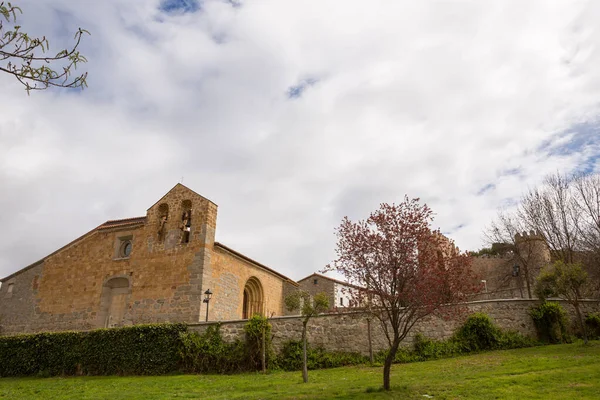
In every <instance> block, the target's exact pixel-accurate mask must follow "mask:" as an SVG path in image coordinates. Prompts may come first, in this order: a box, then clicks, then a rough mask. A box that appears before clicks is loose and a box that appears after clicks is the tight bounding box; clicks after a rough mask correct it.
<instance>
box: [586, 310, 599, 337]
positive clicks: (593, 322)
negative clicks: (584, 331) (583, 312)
mask: <svg viewBox="0 0 600 400" xmlns="http://www.w3.org/2000/svg"><path fill="white" fill-rule="evenodd" d="M585 325H586V327H587V328H588V332H589V335H590V339H600V315H598V313H591V314H588V315H587V316H586V317H585Z"/></svg>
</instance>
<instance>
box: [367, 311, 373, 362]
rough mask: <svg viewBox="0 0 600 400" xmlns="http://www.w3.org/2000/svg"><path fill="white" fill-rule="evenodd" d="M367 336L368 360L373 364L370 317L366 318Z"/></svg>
mask: <svg viewBox="0 0 600 400" xmlns="http://www.w3.org/2000/svg"><path fill="white" fill-rule="evenodd" d="M367 336H368V338H369V361H370V362H371V364H373V339H372V336H371V318H367Z"/></svg>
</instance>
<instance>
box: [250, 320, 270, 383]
mask: <svg viewBox="0 0 600 400" xmlns="http://www.w3.org/2000/svg"><path fill="white" fill-rule="evenodd" d="M244 331H245V332H246V346H247V352H248V363H249V364H250V368H251V369H253V370H256V371H258V370H260V369H262V363H261V360H262V346H263V332H264V336H265V361H266V366H267V368H268V367H269V365H270V364H272V363H273V360H274V359H275V353H274V351H273V346H272V345H271V337H272V335H271V324H270V323H269V320H268V319H267V317H263V316H261V315H254V316H253V317H252V318H250V319H249V320H248V322H247V323H246V325H244Z"/></svg>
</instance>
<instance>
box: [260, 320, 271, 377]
mask: <svg viewBox="0 0 600 400" xmlns="http://www.w3.org/2000/svg"><path fill="white" fill-rule="evenodd" d="M268 323H269V321H268V320H267V322H265V323H264V324H263V329H262V346H261V359H260V362H261V365H262V372H263V374H264V373H266V372H267V349H266V347H267V339H266V335H267V332H266V331H267V324H268Z"/></svg>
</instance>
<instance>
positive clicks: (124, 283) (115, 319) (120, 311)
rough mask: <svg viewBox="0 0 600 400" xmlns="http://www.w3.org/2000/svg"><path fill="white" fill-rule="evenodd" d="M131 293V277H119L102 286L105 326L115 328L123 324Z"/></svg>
mask: <svg viewBox="0 0 600 400" xmlns="http://www.w3.org/2000/svg"><path fill="white" fill-rule="evenodd" d="M129 293H130V288H129V279H127V278H125V277H117V278H112V279H109V280H108V281H106V283H105V284H104V287H103V288H102V306H103V307H102V308H103V311H104V313H103V314H104V321H103V326H104V327H105V328H113V327H115V326H120V325H122V324H123V317H124V316H125V311H126V310H127V296H128V295H129Z"/></svg>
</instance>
